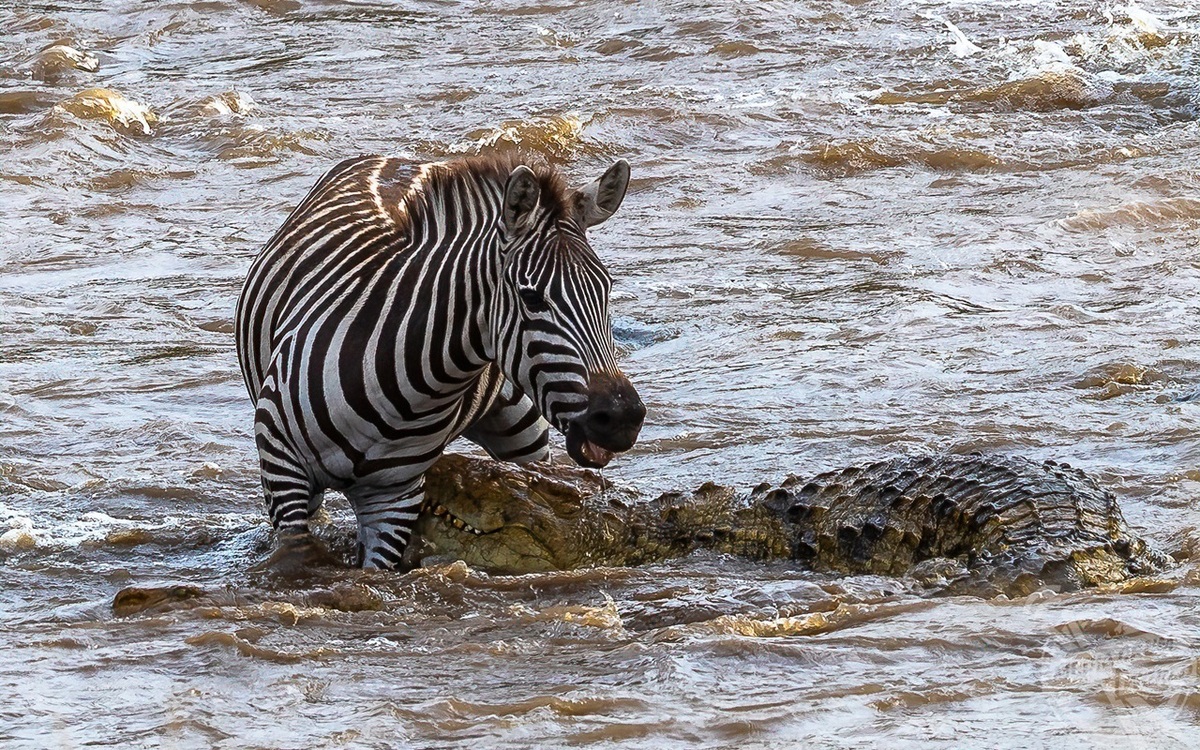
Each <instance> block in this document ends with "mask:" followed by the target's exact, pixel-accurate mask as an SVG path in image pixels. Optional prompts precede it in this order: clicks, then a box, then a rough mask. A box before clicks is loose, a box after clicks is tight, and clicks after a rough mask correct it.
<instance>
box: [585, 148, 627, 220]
mask: <svg viewBox="0 0 1200 750" xmlns="http://www.w3.org/2000/svg"><path fill="white" fill-rule="evenodd" d="M628 187H629V162H627V161H625V160H624V159H618V160H617V163H616V164H613V165H612V166H611V167H609V168H608V171H607V172H605V173H604V174H602V175H600V179H598V180H596V181H595V182H593V183H592V184H591V185H588V186H587V187H585V188H584V189H583V190H580V191H579V194H580V206H579V207H580V211H581V212H582V214H583V225H584V226H585V227H594V226H596V225H597V224H600V223H601V222H603V221H605V220H606V219H607V218H608V217H610V216H612V215H613V214H614V213H616V212H617V208H618V207H619V206H620V205H621V201H622V200H624V199H625V190H626V189H628Z"/></svg>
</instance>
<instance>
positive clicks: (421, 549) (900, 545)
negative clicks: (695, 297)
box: [409, 454, 1172, 595]
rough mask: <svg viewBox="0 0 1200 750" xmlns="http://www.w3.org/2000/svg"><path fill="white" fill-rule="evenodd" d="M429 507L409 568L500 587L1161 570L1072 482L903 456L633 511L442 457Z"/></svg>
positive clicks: (1061, 580)
mask: <svg viewBox="0 0 1200 750" xmlns="http://www.w3.org/2000/svg"><path fill="white" fill-rule="evenodd" d="M426 497H427V500H426V504H425V506H424V508H423V513H422V516H421V518H420V520H419V522H418V532H419V537H420V539H421V542H420V543H419V544H414V545H411V546H412V552H411V555H410V557H409V562H410V564H417V563H419V561H420V560H421V559H422V558H430V557H437V558H456V559H461V560H464V561H466V562H467V563H468V564H469V565H472V566H474V567H478V568H481V569H484V570H488V571H492V572H497V573H509V574H513V573H529V572H544V571H551V570H569V569H575V568H581V567H590V566H629V565H640V564H645V563H652V562H658V561H663V560H667V559H671V558H676V557H681V556H684V555H688V554H690V553H693V552H696V551H699V550H710V551H713V552H717V553H725V554H729V555H736V556H738V557H743V558H748V559H752V560H791V561H795V563H796V564H798V565H800V566H803V567H804V568H807V569H811V570H813V571H817V572H826V573H835V574H877V575H891V576H901V575H909V576H913V577H915V578H916V579H917V580H924V581H926V582H930V581H934V582H937V583H939V584H940V585H941V588H942V589H943V590H944V591H948V592H951V593H953V592H963V593H973V594H983V595H996V594H1001V593H1003V594H1008V595H1023V594H1026V593H1029V592H1032V591H1036V590H1038V589H1041V588H1051V589H1054V590H1060V591H1070V590H1076V589H1080V588H1084V587H1089V586H1096V585H1102V584H1115V583H1120V582H1122V581H1125V580H1127V579H1130V578H1132V577H1136V576H1143V575H1148V574H1152V573H1156V572H1159V571H1162V570H1164V569H1166V568H1167V567H1169V566H1170V565H1171V563H1172V560H1171V558H1170V557H1169V556H1167V555H1165V554H1163V553H1162V552H1160V551H1159V550H1157V549H1156V548H1155V547H1154V546H1153V545H1152V544H1151V543H1149V542H1147V541H1146V540H1144V539H1142V538H1141V537H1139V536H1138V535H1137V534H1135V533H1134V532H1133V531H1131V530H1130V528H1129V526H1128V525H1127V524H1126V522H1125V519H1124V516H1123V515H1122V513H1121V508H1120V506H1119V505H1118V503H1117V500H1116V498H1115V497H1114V496H1113V494H1112V493H1111V492H1109V491H1107V490H1105V489H1104V488H1102V487H1100V486H1099V485H1098V484H1097V483H1096V482H1095V481H1094V480H1093V479H1092V478H1090V477H1089V476H1087V475H1086V474H1085V473H1084V472H1083V471H1081V470H1079V469H1076V468H1072V467H1071V466H1070V465H1068V464H1064V463H1056V462H1054V461H1044V462H1039V461H1033V460H1030V459H1027V458H1021V457H1016V456H983V455H978V454H972V455H943V456H905V457H898V458H891V459H887V460H882V461H877V462H874V463H871V464H868V465H865V466H852V467H849V468H845V469H841V470H838V471H831V472H826V473H823V474H819V475H817V476H814V477H811V478H802V477H797V476H790V477H788V478H787V479H785V480H784V481H782V482H781V483H779V484H777V485H771V484H760V485H759V486H757V487H754V488H753V489H751V490H749V491H748V492H745V491H742V492H739V491H737V490H735V489H733V488H730V487H726V486H722V485H718V484H713V483H706V484H704V485H702V486H700V487H699V488H697V489H696V490H694V491H691V492H669V493H666V494H664V495H662V496H660V497H658V498H656V499H645V498H640V497H639V496H638V495H637V493H635V492H633V491H631V490H629V489H621V488H617V487H614V486H612V485H611V484H610V483H608V482H606V481H605V480H604V479H603V478H601V477H600V476H599V475H597V474H595V473H593V472H589V471H586V470H582V469H577V468H574V467H567V466H557V465H556V466H552V467H545V471H543V472H541V473H539V472H535V471H532V470H527V469H520V468H514V467H511V466H505V465H502V464H499V463H496V462H493V461H487V460H483V459H475V458H470V457H466V456H460V455H446V456H444V457H443V458H442V460H441V462H440V463H439V464H437V465H436V466H435V467H434V468H433V470H432V471H431V472H430V474H429V475H428V477H427V480H426Z"/></svg>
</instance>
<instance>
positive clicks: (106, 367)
mask: <svg viewBox="0 0 1200 750" xmlns="http://www.w3.org/2000/svg"><path fill="white" fill-rule="evenodd" d="M0 28H3V31H2V32H0V640H2V642H3V646H4V647H3V653H4V658H3V659H2V660H0V744H3V745H4V746H5V747H12V748H43V747H64V748H69V747H81V746H85V745H86V746H95V745H113V746H119V747H159V746H161V747H179V748H190V747H198V748H208V747H219V748H315V747H371V748H374V747H380V748H383V747H413V748H426V747H428V748H442V747H472V748H478V747H513V748H520V747H562V746H589V747H610V746H621V747H644V748H661V747H673V746H686V747H695V748H723V747H738V748H760V747H761V748H767V747H778V748H790V747H801V746H803V747H839V748H872V747H903V748H962V747H1023V748H1033V747H1047V748H1092V747H1147V748H1150V747H1153V748H1190V747H1196V746H1197V745H1200V730H1198V729H1197V726H1196V725H1197V723H1198V715H1200V614H1198V612H1200V566H1197V564H1196V561H1197V556H1198V555H1200V552H1198V551H1197V550H1200V543H1198V542H1200V534H1198V532H1197V531H1196V528H1197V527H1198V526H1200V504H1198V503H1197V501H1196V497H1197V491H1198V490H1200V449H1198V448H1197V438H1196V434H1197V427H1198V426H1200V404H1197V403H1196V398H1197V396H1198V394H1200V367H1198V365H1200V340H1198V339H1197V337H1196V333H1195V331H1194V330H1193V326H1194V325H1195V323H1196V321H1197V316H1198V315H1200V297H1198V296H1197V294H1196V288H1197V285H1198V284H1200V263H1198V262H1197V255H1196V247H1197V244H1196V236H1197V234H1196V232H1197V229H1198V228H1200V170H1198V167H1197V165H1198V164H1200V126H1198V125H1197V114H1198V107H1200V104H1198V96H1200V11H1198V10H1197V8H1196V6H1195V5H1194V4H1193V3H1191V2H1189V1H1188V0H1161V1H1159V0H1156V1H1155V2H1153V3H1147V4H1146V5H1144V6H1138V5H1126V4H1114V3H1107V2H1096V1H1095V0H1068V1H1067V2H1060V3H1039V2H1023V1H1021V0H987V1H983V2H967V1H946V2H939V1H929V2H925V1H921V0H913V1H905V2H890V1H885V0H849V1H846V2H755V3H748V2H733V1H732V0H713V1H711V2H683V1H682V0H673V1H669V2H628V1H621V0H590V1H585V0H550V1H547V0H497V1H495V2H477V1H476V2H447V1H443V0H428V1H425V2H416V1H411V0H402V1H399V2H386V1H385V0H361V1H353V0H206V1H205V2H177V1H170V0H168V1H165V2H154V3H146V2H135V1H134V0H111V1H109V2H99V1H88V0H75V1H73V2H67V1H63V0H44V1H41V2H33V1H28V2H26V1H18V2H15V3H14V2H12V1H11V0H9V1H8V2H0ZM517 147H521V148H526V149H530V150H533V151H537V152H539V153H542V154H544V155H546V156H547V157H548V158H549V159H551V160H552V161H554V162H555V163H556V164H558V165H560V166H561V168H562V169H563V170H564V171H565V172H566V173H567V174H568V175H570V176H571V178H572V180H573V181H575V183H576V184H580V183H582V182H584V181H587V180H591V179H592V178H594V177H595V176H596V175H598V174H599V173H600V172H601V171H602V170H603V169H604V168H605V167H606V166H607V165H608V164H609V163H611V162H612V160H613V159H615V158H625V159H627V160H629V162H630V163H631V164H632V166H633V175H634V177H633V181H632V185H631V190H630V194H629V196H628V198H627V199H626V201H625V204H624V205H623V206H622V208H621V211H620V212H619V213H618V215H617V216H616V217H615V218H614V219H613V220H611V221H610V222H608V223H607V224H605V225H604V226H603V227H599V228H597V230H596V231H595V232H594V236H593V238H592V242H593V245H594V247H595V248H596V249H597V252H598V253H599V254H600V255H601V257H602V258H603V259H604V260H605V262H606V263H607V264H608V267H609V269H610V271H611V273H612V275H613V276H614V278H615V279H616V285H615V288H614V294H613V305H614V310H615V315H616V319H615V325H616V336H617V340H618V344H619V345H620V347H621V350H622V364H623V367H624V368H625V370H626V372H627V373H628V374H629V375H630V377H631V378H632V380H633V381H634V382H635V383H636V384H637V386H638V388H639V390H640V392H641V394H642V397H643V398H644V399H645V401H646V403H647V405H648V407H649V417H648V420H647V425H646V428H645V430H644V431H643V437H642V440H641V441H640V442H639V444H638V445H637V447H636V448H635V449H634V450H633V451H631V452H630V453H629V454H627V455H624V456H622V457H620V458H619V459H618V460H617V461H615V462H614V463H613V464H612V466H611V467H610V468H608V469H606V470H605V475H606V478H608V479H610V480H611V481H613V482H617V483H621V484H625V485H629V486H634V487H637V488H639V489H641V490H644V491H645V492H647V493H653V492H657V491H664V490H669V489H678V488H687V487H692V486H695V485H697V484H699V483H701V482H703V481H707V480H713V481H718V482H721V483H724V484H734V485H744V486H750V485H752V484H756V483H758V482H759V481H763V480H771V481H775V480H778V479H779V478H781V477H782V476H784V475H786V474H788V473H800V474H808V473H816V472H818V471H823V470H827V469H831V468H835V467H840V466H844V465H848V464H850V463H853V462H859V461H865V460H869V459H875V458H880V457H883V456H887V455H893V454H896V453H904V452H920V451H957V452H966V451H974V450H981V451H991V452H999V453H1019V454H1024V455H1029V456H1032V457H1035V458H1054V459H1059V460H1066V461H1069V462H1070V463H1072V464H1073V465H1076V466H1079V467H1082V468H1084V469H1086V470H1087V471H1089V472H1090V473H1092V474H1094V475H1095V476H1096V477H1097V478H1098V479H1099V480H1100V481H1101V482H1102V483H1104V484H1105V485H1106V486H1109V487H1111V488H1112V489H1113V490H1114V491H1115V492H1116V493H1117V494H1118V496H1119V497H1120V499H1121V502H1122V503H1123V505H1124V508H1125V512H1126V516H1127V517H1128V519H1129V520H1130V522H1131V524H1132V525H1133V526H1135V527H1136V528H1137V529H1139V530H1140V531H1141V532H1143V533H1145V534H1146V535H1147V536H1149V537H1151V538H1153V539H1155V540H1157V541H1158V542H1159V544H1160V545H1161V546H1163V547H1164V548H1165V549H1167V550H1168V551H1171V552H1173V553H1175V554H1176V556H1177V557H1178V558H1179V559H1180V560H1181V561H1182V562H1181V565H1180V568H1179V569H1178V570H1176V571H1173V572H1171V573H1170V574H1168V577H1167V580H1166V582H1165V583H1163V584H1162V585H1157V586H1154V587H1150V588H1151V589H1153V590H1152V591H1146V592H1143V593H1121V594H1118V593H1113V592H1095V591H1093V592H1083V593H1074V594H1058V593H1054V592H1051V591H1044V592H1038V593H1036V594H1033V595H1031V596H1029V597H1025V598H1022V599H1017V600H1007V599H997V600H984V599H979V598H972V597H933V598H931V597H928V596H924V595H922V593H921V591H919V590H918V587H916V586H915V585H914V584H913V583H912V582H909V581H905V580H903V579H888V578H881V577H851V578H835V577H831V576H820V575H815V574H812V573H806V572H804V571H802V570H798V569H796V568H795V566H793V565H788V564H781V563H778V564H769V565H756V564H752V563H749V562H741V561H733V560H729V559H723V558H720V557H717V556H704V555H700V556H696V557H693V558H689V559H685V560H679V561H675V562H672V563H665V564H659V565H654V566H649V567H644V568H630V569H624V568H609V569H596V570H588V571H579V572H571V573H555V574H539V575H530V576H513V577H505V576H490V575H488V574H486V573H483V572H481V571H476V570H472V569H469V568H467V567H464V566H463V565H462V564H441V565H437V566H433V567H429V568H424V569H419V570H417V571H414V572H411V573H408V574H405V575H396V574H381V573H364V572H360V571H351V570H348V571H345V572H344V574H343V575H340V576H337V577H333V578H329V579H328V580H323V581H322V582H319V583H310V584H306V585H304V586H295V587H288V586H281V585H280V586H276V585H267V584H264V583H263V582H262V581H260V580H257V579H255V578H254V577H253V576H252V575H251V574H250V573H248V572H247V571H248V569H249V568H250V567H251V566H252V565H254V564H255V563H257V562H260V561H261V560H262V558H263V556H264V555H265V554H266V552H265V551H266V549H267V546H266V545H267V538H268V534H267V527H266V525H265V521H264V518H263V513H262V510H261V500H260V495H259V486H258V474H257V466H256V460H255V455H254V452H253V446H252V442H253V441H252V414H251V408H250V405H249V403H248V400H247V398H246V395H245V392H244V389H243V386H242V382H241V378H240V375H239V374H238V370H237V364H236V361H235V357H234V345H233V337H232V316H233V306H234V302H235V299H236V296H237V294H238V291H239V289H240V285H241V282H242V279H243V278H244V275H245V273H246V270H247V268H248V266H249V263H250V261H251V259H252V258H253V257H254V255H255V253H256V252H257V250H258V249H259V248H260V247H261V245H262V243H263V242H264V241H265V240H266V239H267V237H269V235H270V234H271V232H272V231H273V230H274V229H275V228H276V227H277V226H278V225H279V224H280V223H281V222H282V220H283V218H284V217H285V216H286V214H287V212H288V211H289V210H290V208H291V207H292V206H294V205H295V204H296V203H297V202H298V201H299V200H300V198H301V197H302V196H303V195H304V193H305V192H306V191H307V189H308V188H309V187H310V186H311V185H312V183H313V182H314V181H315V180H316V179H317V178H318V177H319V176H320V175H321V173H322V172H324V170H326V169H327V168H328V167H330V166H331V165H332V164H334V163H336V162H337V161H339V160H341V159H342V158H344V157H347V156H351V155H355V154H360V153H385V154H393V155H399V156H405V157H409V158H411V159H413V160H415V161H427V160H437V159H444V158H448V157H453V156H455V155H459V154H469V153H476V152H479V151H488V150H495V149H511V148H517ZM333 504H334V505H335V506H336V505H337V502H336V500H335V501H333ZM343 521H344V516H343ZM164 584H177V585H192V586H197V587H201V588H203V589H204V590H206V591H208V592H210V595H209V596H208V597H207V598H205V599H203V600H202V603H200V604H195V605H189V606H179V607H175V608H171V607H166V608H159V609H156V610H151V611H148V612H144V613H139V614H134V615H130V616H125V617H121V616H117V614H115V613H114V611H113V609H112V606H111V602H112V599H113V595H114V593H115V592H116V591H118V590H119V589H121V588H123V587H126V586H130V585H144V586H152V585H164ZM829 613H837V616H836V617H834V616H829Z"/></svg>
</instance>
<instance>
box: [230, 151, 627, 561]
mask: <svg viewBox="0 0 1200 750" xmlns="http://www.w3.org/2000/svg"><path fill="white" fill-rule="evenodd" d="M628 179H629V168H628V166H627V165H626V164H625V163H624V162H617V163H616V164H614V165H613V166H612V167H611V168H610V169H609V170H608V171H607V172H605V174H604V175H603V176H602V177H601V178H600V179H599V180H598V181H597V182H596V183H594V184H592V185H591V186H589V187H587V188H584V189H583V190H578V191H575V190H569V189H567V188H566V187H565V185H564V184H563V182H562V180H561V178H560V176H559V175H558V174H557V173H556V172H555V171H554V170H552V169H551V168H549V167H547V166H545V165H542V164H540V163H538V162H535V161H532V160H529V159H522V158H517V157H509V158H475V159H466V160H462V161H458V162H448V163H440V164H428V165H424V166H420V167H414V166H412V165H410V164H408V163H406V162H402V161H400V160H396V159H389V158H382V157H363V158H358V159H352V160H349V161H345V162H343V163H341V164H339V165H338V166H337V167H335V168H334V169H333V170H331V171H330V172H329V173H328V174H326V175H325V176H324V177H322V178H321V180H320V181H319V182H318V183H317V184H316V186H314V187H313V189H312V191H311V192H310V193H309V195H308V196H307V197H306V198H305V199H304V200H303V201H302V202H301V203H300V205H299V206H298V207H297V208H296V209H295V210H294V211H293V212H292V214H291V216H289V217H288V219H287V221H286V222H285V223H284V225H283V226H282V227H281V228H280V229H279V231H278V232H276V234H275V236H274V237H273V238H272V239H271V241H270V242H269V243H268V244H267V246H266V248H265V249H264V250H263V251H262V253H261V254H260V255H259V256H258V258H257V259H256V260H255V262H254V264H253V265H252V266H251V268H250V272H249V275H248V277H247V279H246V284H245V287H244V289H243V291H242V295H241V297H240V299H239V300H238V310H237V343H238V357H239V361H240V364H241V369H242V374H243V376H244V378H245V381H246V387H247V389H248V390H249V392H250V396H251V398H252V399H253V400H254V402H255V404H256V407H257V411H256V414H255V425H256V426H255V436H256V441H257V445H258V451H259V457H260V462H261V467H262V480H263V488H264V491H265V493H266V501H267V511H268V514H269V515H270V518H271V522H272V524H273V525H274V527H275V528H276V529H277V530H278V531H280V532H283V533H304V532H306V531H307V527H308V518H309V515H310V514H311V513H312V512H313V511H314V510H315V509H316V508H317V507H318V506H319V505H320V503H321V497H322V492H323V491H324V490H325V489H328V488H332V489H339V490H342V491H344V492H345V493H346V495H347V497H348V498H349V499H350V502H351V504H352V506H353V507H354V510H355V513H356V515H357V517H358V521H359V550H360V556H361V561H362V564H363V565H364V566H368V567H384V568H394V567H397V566H399V565H401V564H402V553H403V551H404V548H405V546H406V545H407V543H408V540H409V536H410V534H411V529H412V527H413V525H414V523H415V521H416V517H417V514H418V513H419V511H420V508H421V504H422V501H423V474H424V472H425V470H426V469H427V468H429V466H431V465H432V464H433V462H434V461H436V460H437V458H438V456H440V455H441V453H442V450H443V449H444V448H445V446H446V444H447V443H449V442H450V441H451V440H453V439H455V438H456V437H458V436H459V435H464V436H465V437H467V438H468V439H470V440H472V441H474V442H476V443H478V444H479V445H481V446H483V447H484V449H485V450H487V451H488V453H489V454H491V455H492V456H494V457H495V458H499V459H503V460H509V461H517V462H529V461H536V460H539V459H542V458H545V456H546V450H547V427H548V424H547V423H549V424H552V425H553V426H554V427H555V428H556V429H558V430H559V431H561V432H563V433H564V434H565V435H566V436H567V448H568V452H569V453H570V454H571V456H572V457H573V458H575V459H576V460H577V461H579V462H580V463H583V464H585V465H590V466H602V465H604V464H605V463H607V462H608V460H609V459H611V457H612V455H613V453H614V452H615V451H622V450H626V449H628V448H629V447H630V446H632V445H633V443H634V441H635V440H636V438H637V433H638V430H639V429H640V427H641V423H642V420H643V418H644V415H645V408H644V407H643V406H642V404H641V401H640V399H639V398H638V396H637V392H636V391H635V390H634V389H633V386H632V385H631V384H630V383H629V381H628V380H627V379H626V378H625V376H624V375H622V374H621V372H620V369H619V368H618V367H617V364H616V361H615V357H614V351H613V344H612V327H611V322H610V318H609V313H608V298H609V289H610V287H611V280H610V278H609V276H608V273H607V272H606V271H605V269H604V267H603V265H602V264H601V263H600V261H599V259H598V258H597V257H596V256H595V254H594V253H593V252H592V250H591V248H590V247H589V245H588V243H587V239H586V237H585V235H584V231H585V229H586V228H587V227H589V226H592V225H595V224H598V223H600V222H601V221H603V220H605V219H606V218H608V217H609V216H611V215H612V213H613V212H614V211H615V210H616V208H617V207H618V206H619V205H620V203H621V200H622V198H623V197H624V194H625V188H626V186H627V184H628Z"/></svg>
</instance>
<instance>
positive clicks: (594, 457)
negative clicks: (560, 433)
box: [567, 422, 616, 469]
mask: <svg viewBox="0 0 1200 750" xmlns="http://www.w3.org/2000/svg"><path fill="white" fill-rule="evenodd" d="M585 432H586V429H585V428H584V426H583V425H582V424H580V423H579V422H572V423H571V426H570V428H568V429H567V453H568V454H569V455H570V456H571V458H572V459H573V460H574V461H575V463H577V464H579V465H580V466H586V467H587V468H589V469H601V468H604V467H605V466H607V465H608V462H609V461H611V460H612V459H613V456H615V455H616V451H610V450H608V449H607V448H602V447H600V446H599V445H596V444H595V443H593V442H592V441H591V440H589V439H588V437H587V436H586V435H585Z"/></svg>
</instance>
